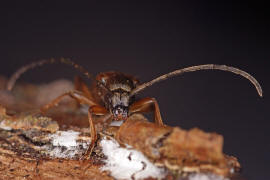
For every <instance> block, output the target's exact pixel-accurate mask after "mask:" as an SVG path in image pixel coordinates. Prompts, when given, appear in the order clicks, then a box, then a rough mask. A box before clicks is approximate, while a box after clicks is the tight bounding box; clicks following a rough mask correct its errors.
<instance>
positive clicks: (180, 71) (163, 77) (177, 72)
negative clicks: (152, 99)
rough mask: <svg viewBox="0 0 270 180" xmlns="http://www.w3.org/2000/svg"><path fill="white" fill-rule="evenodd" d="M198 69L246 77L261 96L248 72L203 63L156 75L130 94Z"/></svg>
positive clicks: (261, 93) (258, 85)
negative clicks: (226, 72)
mask: <svg viewBox="0 0 270 180" xmlns="http://www.w3.org/2000/svg"><path fill="white" fill-rule="evenodd" d="M199 70H221V71H228V72H232V73H234V74H238V75H240V76H243V77H245V78H246V79H248V80H249V81H250V82H251V83H252V84H253V85H254V86H255V88H256V90H257V92H258V94H259V95H260V96H261V97H262V95H263V92H262V88H261V86H260V84H259V83H258V81H257V80H256V79H255V78H254V77H253V76H251V75H250V74H249V73H247V72H245V71H242V70H240V69H237V68H235V67H230V66H226V65H217V64H205V65H198V66H190V67H187V68H183V69H177V70H175V71H172V72H170V73H167V74H164V75H161V76H159V77H157V78H155V79H153V80H151V81H149V82H146V83H143V84H141V85H139V86H137V87H136V88H135V89H133V90H132V91H131V93H130V96H133V95H135V94H137V93H138V92H140V91H142V90H144V89H145V88H147V87H149V86H152V85H153V84H155V83H157V82H160V81H164V80H166V79H168V78H170V77H173V76H177V75H180V74H183V73H185V72H194V71H199Z"/></svg>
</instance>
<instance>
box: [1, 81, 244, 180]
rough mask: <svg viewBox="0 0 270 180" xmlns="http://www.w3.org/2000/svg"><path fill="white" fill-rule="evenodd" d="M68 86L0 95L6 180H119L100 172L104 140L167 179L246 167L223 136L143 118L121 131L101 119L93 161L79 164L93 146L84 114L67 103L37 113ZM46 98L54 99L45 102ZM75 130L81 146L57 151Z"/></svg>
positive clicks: (19, 89)
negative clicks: (131, 151)
mask: <svg viewBox="0 0 270 180" xmlns="http://www.w3.org/2000/svg"><path fill="white" fill-rule="evenodd" d="M0 81H1V82H0V85H1V86H0V87H4V84H5V80H4V78H1V79H0ZM64 84H69V83H67V82H65V81H56V82H54V83H52V84H48V85H42V86H34V85H29V84H25V85H22V86H18V87H16V89H15V91H14V93H13V94H11V93H9V92H6V91H4V90H2V91H0V97H1V98H0V105H1V106H0V127H1V128H0V179H23V178H27V179H113V178H112V177H110V173H109V172H101V170H100V169H99V168H100V167H101V166H102V165H103V160H104V159H106V157H104V154H103V153H102V149H101V147H100V145H99V142H100V140H101V139H102V138H113V139H116V140H117V141H118V142H119V143H120V144H122V145H123V146H125V144H128V145H130V146H132V147H133V148H135V149H136V150H138V151H140V152H142V153H143V154H144V155H145V156H146V157H147V158H148V159H149V160H150V161H151V162H152V163H154V164H155V165H158V166H161V167H164V168H165V169H167V171H168V174H167V177H166V178H167V179H168V178H169V179H181V177H182V176H185V175H187V174H189V173H205V172H210V173H214V174H219V175H224V176H231V175H234V173H232V172H233V171H234V172H235V171H238V170H239V168H240V164H239V163H238V161H237V159H236V158H234V157H230V156H226V155H224V154H223V152H222V146H223V138H222V136H221V135H218V134H216V133H205V132H203V131H202V130H199V129H197V128H194V129H191V130H189V131H187V130H183V129H181V128H179V127H169V126H165V127H160V126H157V125H156V124H154V123H150V122H148V121H147V119H145V118H144V117H143V116H142V115H140V114H135V115H133V116H131V117H130V118H129V119H128V120H127V121H126V122H125V123H123V124H122V125H121V126H120V128H118V127H108V124H104V123H103V122H100V121H99V119H98V118H97V119H95V123H96V126H97V130H98V132H99V140H98V142H97V145H96V147H95V149H94V153H93V156H92V157H91V159H90V160H84V161H82V160H79V158H80V157H82V154H83V152H84V151H85V150H86V148H87V145H88V144H89V143H90V137H89V132H88V121H87V115H86V114H85V113H84V112H83V109H78V107H77V104H76V102H74V101H72V100H71V99H68V98H67V99H66V100H65V101H64V102H62V105H60V106H59V107H57V108H54V109H53V110H52V111H50V112H49V113H48V114H47V115H46V116H45V115H41V114H40V113H38V111H36V110H35V111H32V109H34V108H35V109H37V108H38V107H39V106H41V105H43V104H45V103H47V101H49V100H50V99H52V98H54V97H56V96H58V95H59V94H61V93H62V92H61V91H60V90H59V91H56V90H55V91H50V89H64V91H65V90H67V89H68V88H72V87H71V86H69V85H68V86H66V85H64ZM41 87H42V88H41ZM63 87H65V88H63ZM40 94H42V98H39V97H40V96H39V95H40ZM46 94H50V98H48V99H46V98H44V96H46ZM29 110H31V111H29ZM49 117H50V118H49ZM70 130H72V133H74V132H78V136H77V137H76V143H77V145H78V146H76V147H75V148H73V149H69V148H66V147H61V145H59V146H56V145H55V144H54V141H53V137H54V136H57V134H59V133H60V134H61V133H62V134H64V133H65V132H68V131H70ZM67 138H69V137H67ZM70 154H72V155H70Z"/></svg>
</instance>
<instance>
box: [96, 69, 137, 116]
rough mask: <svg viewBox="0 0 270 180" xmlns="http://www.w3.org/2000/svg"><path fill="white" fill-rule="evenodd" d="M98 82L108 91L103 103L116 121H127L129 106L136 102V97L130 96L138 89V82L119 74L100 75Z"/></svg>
mask: <svg viewBox="0 0 270 180" xmlns="http://www.w3.org/2000/svg"><path fill="white" fill-rule="evenodd" d="M97 80H98V81H99V82H101V83H102V85H103V86H104V87H106V89H107V93H105V94H104V95H103V101H104V104H105V106H106V108H107V109H108V110H109V111H110V113H111V114H112V115H113V117H114V119H115V120H125V119H127V117H128V110H129V105H130V104H132V103H133V100H134V97H130V95H129V94H130V92H131V91H132V90H133V89H134V88H135V87H136V84H137V83H138V81H137V80H136V79H135V78H133V77H131V76H129V75H126V74H123V73H118V72H107V73H102V74H99V75H98V76H97Z"/></svg>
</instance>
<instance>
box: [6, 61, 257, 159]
mask: <svg viewBox="0 0 270 180" xmlns="http://www.w3.org/2000/svg"><path fill="white" fill-rule="evenodd" d="M57 62H58V63H64V64H67V65H71V66H73V67H74V68H76V69H78V70H79V71H81V72H82V73H83V74H84V75H85V76H86V77H87V78H89V79H92V80H93V85H92V87H90V88H88V86H87V85H86V84H85V83H84V82H83V81H81V79H78V78H77V79H76V80H75V90H74V91H70V92H66V93H64V94H62V95H60V96H59V97H57V98H56V99H54V100H53V101H51V102H50V103H48V104H47V105H45V106H43V107H41V112H46V111H47V110H48V109H49V108H51V107H53V106H55V105H57V104H58V103H59V102H60V100H61V99H62V98H63V97H65V96H70V97H72V98H74V99H76V100H77V101H78V102H79V103H81V104H86V105H88V106H89V109H88V119H89V125H90V135H91V144H90V145H89V147H88V150H87V151H86V153H85V155H86V157H89V156H90V155H91V153H92V150H93V148H94V144H95V142H96V140H97V133H96V130H95V125H94V123H93V115H103V116H104V121H105V120H107V119H110V118H113V119H114V120H115V121H120V120H126V119H127V118H128V117H129V116H130V115H131V114H133V113H145V112H153V113H154V119H155V123H157V124H158V125H160V126H162V125H163V121H162V118H161V115H160V110H159V106H158V103H157V101H156V100H155V99H154V98H149V97H146V98H142V99H140V100H138V101H135V95H136V94H138V93H139V92H141V91H142V90H144V89H145V88H147V87H149V86H152V85H153V84H155V83H157V82H160V81H163V80H166V79H168V78H170V77H173V76H177V75H180V74H183V73H185V72H193V71H198V70H222V71H228V72H232V73H235V74H238V75H241V76H243V77H245V78H246V79H248V80H249V81H250V82H251V83H253V85H254V86H255V88H256V89H257V92H258V94H259V95H260V96H261V97H262V89H261V86H260V84H259V83H258V82H257V80H256V79H255V78H254V77H252V76H251V75H250V74H248V73H247V72H245V71H242V70H240V69H237V68H234V67H229V66H226V65H216V64H205V65H198V66H191V67H187V68H183V69H178V70H175V71H172V72H169V73H167V74H164V75H162V76H159V77H157V78H155V79H153V80H151V81H149V82H146V83H142V84H140V83H139V81H138V80H137V79H136V78H134V77H133V76H131V75H128V74H124V73H121V72H103V73H99V74H98V75H97V76H96V78H94V77H93V76H92V75H90V73H89V72H88V71H87V70H85V69H84V68H83V67H82V66H80V65H78V64H76V63H74V62H72V61H71V60H69V59H65V58H60V59H47V60H41V61H36V62H33V63H31V64H28V65H26V66H23V67H21V68H20V69H18V70H17V71H16V72H15V73H14V74H13V75H12V76H11V77H10V79H9V81H8V84H7V89H8V90H12V88H13V86H14V84H15V82H16V81H17V79H18V78H19V77H20V76H21V74H23V73H24V72H26V71H27V70H29V69H32V68H35V67H37V66H42V65H44V64H53V63H57Z"/></svg>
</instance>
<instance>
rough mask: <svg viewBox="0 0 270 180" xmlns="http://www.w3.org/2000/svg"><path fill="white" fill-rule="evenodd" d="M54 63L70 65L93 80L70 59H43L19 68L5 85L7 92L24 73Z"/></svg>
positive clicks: (91, 77)
mask: <svg viewBox="0 0 270 180" xmlns="http://www.w3.org/2000/svg"><path fill="white" fill-rule="evenodd" d="M54 63H63V64H67V65H70V66H72V67H74V68H75V69H78V70H79V71H80V72H82V73H83V74H84V75H85V76H86V77H87V78H88V79H92V80H95V79H94V78H93V76H92V75H91V74H90V73H89V72H88V71H87V70H86V69H84V68H83V67H82V66H80V65H78V64H76V63H74V62H73V61H71V60H70V59H67V58H60V59H54V58H51V59H43V60H40V61H36V62H32V63H30V64H28V65H25V66H23V67H21V68H19V69H18V70H17V71H16V72H15V73H14V74H13V75H12V76H11V77H10V78H9V80H8V83H7V90H9V91H11V90H12V89H13V87H14V85H15V83H16V81H17V80H18V79H19V78H20V77H21V75H22V74H23V73H25V72H26V71H28V70H30V69H33V68H35V67H40V66H43V65H45V64H54Z"/></svg>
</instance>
